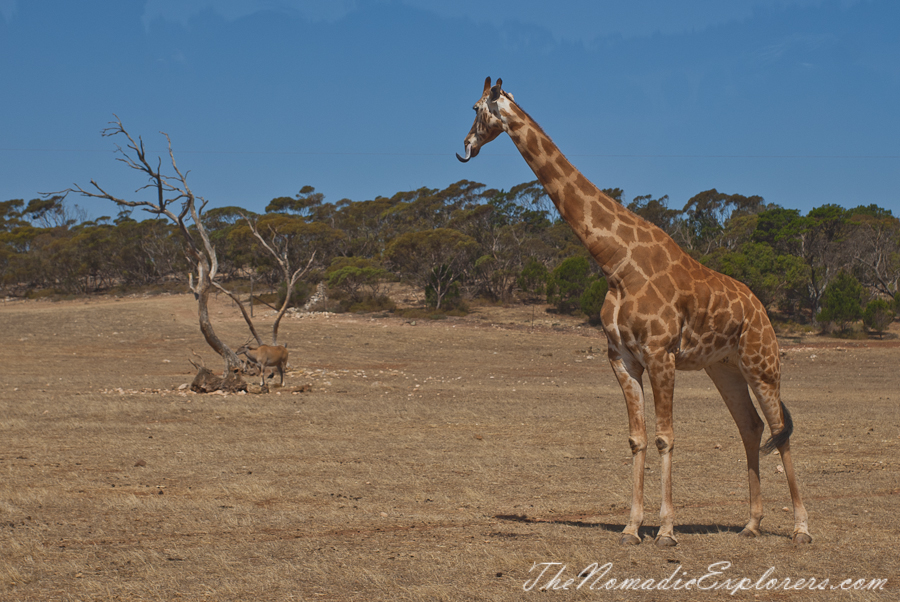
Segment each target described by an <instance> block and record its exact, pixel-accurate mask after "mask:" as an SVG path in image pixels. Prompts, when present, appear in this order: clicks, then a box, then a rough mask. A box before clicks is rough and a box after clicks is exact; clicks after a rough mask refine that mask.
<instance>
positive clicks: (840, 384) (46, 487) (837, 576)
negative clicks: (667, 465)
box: [0, 296, 900, 601]
mask: <svg viewBox="0 0 900 602" xmlns="http://www.w3.org/2000/svg"><path fill="white" fill-rule="evenodd" d="M532 309H533V308H532V307H531V306H516V307H511V308H500V307H494V308H476V310H475V311H474V312H473V313H472V314H471V315H470V316H468V317H466V318H450V319H446V320H440V321H429V320H418V321H416V322H415V323H414V324H413V323H411V321H409V320H405V319H402V318H396V317H386V318H380V317H378V318H376V317H374V316H372V315H340V316H324V315H316V316H311V317H305V318H302V319H291V320H287V319H286V320H285V322H284V323H283V325H282V330H281V336H280V340H281V341H283V342H287V343H288V345H289V349H290V352H291V358H290V366H291V369H290V371H289V373H288V375H287V379H286V380H287V382H286V386H285V388H284V389H281V390H279V389H277V388H273V392H272V393H270V394H268V395H259V396H256V395H196V394H191V393H186V392H184V391H178V390H176V389H177V387H178V386H179V385H181V384H183V383H187V382H190V380H191V378H192V375H193V369H192V367H191V366H190V364H189V363H188V358H189V357H190V349H192V348H193V349H194V350H196V351H198V352H199V353H201V354H202V355H203V356H204V358H205V359H206V363H207V365H209V366H219V365H220V364H219V362H218V358H217V357H216V356H214V355H213V354H212V352H210V351H209V349H208V348H207V347H206V346H205V344H204V342H203V341H202V338H201V335H200V333H199V328H198V325H197V319H196V306H195V303H194V301H193V299H192V298H191V297H190V296H162V297H152V298H127V299H121V300H114V299H109V298H107V299H101V300H88V301H84V300H81V301H70V302H59V303H50V302H11V303H4V304H2V305H0V332H2V337H3V338H2V340H3V345H0V599H2V600H176V599H182V600H521V599H529V598H534V597H541V596H543V597H542V598H541V599H549V600H572V599H577V600H582V599H585V600H590V599H620V600H664V599H670V598H671V599H680V600H685V601H688V600H707V599H721V598H726V597H729V593H730V592H729V591H728V588H731V589H734V587H735V586H736V585H737V584H738V583H741V582H742V581H741V580H743V579H747V580H748V581H746V582H743V583H744V585H745V586H746V587H751V589H750V590H749V591H735V592H734V595H733V596H731V597H732V598H733V599H744V600H896V599H898V598H900V560H898V557H897V554H896V549H897V538H898V535H900V519H898V518H897V510H898V501H900V459H898V451H900V410H898V402H900V369H898V368H900V348H898V345H897V339H896V337H895V338H893V339H888V340H886V341H884V342H879V341H861V342H860V341H856V342H846V343H844V342H840V341H834V340H833V339H822V338H820V337H808V338H805V339H786V340H783V341H782V347H783V351H784V353H785V364H784V375H785V377H784V383H783V396H784V400H785V402H786V403H787V405H788V406H789V407H790V409H791V411H792V413H793V416H794V422H795V434H794V437H793V439H792V449H793V450H794V458H795V462H796V464H797V469H798V472H799V477H800V480H801V486H802V491H803V494H804V497H805V501H806V503H807V508H808V510H809V512H810V528H811V532H812V535H813V538H814V542H813V544H812V545H811V546H808V547H803V548H795V547H793V546H792V545H791V542H790V535H791V530H792V527H793V522H792V516H791V513H790V512H788V511H787V508H788V507H789V506H790V497H789V494H788V491H787V484H786V481H785V479H784V476H783V474H781V473H780V472H779V459H778V456H777V455H772V456H767V457H765V458H763V460H762V478H763V495H764V500H765V511H766V518H765V520H764V521H763V537H761V538H759V539H756V540H745V539H742V538H740V537H738V535H737V532H738V531H739V530H740V528H741V527H742V526H743V524H744V522H745V521H746V519H747V518H748V513H749V509H748V502H747V485H746V468H745V467H746V463H745V460H744V454H743V448H742V446H741V443H740V439H739V437H738V433H737V429H736V427H735V426H734V424H733V423H732V421H731V418H730V416H729V415H728V412H727V410H726V408H725V406H724V404H723V403H722V401H721V400H720V398H719V397H718V395H717V393H716V392H715V390H714V389H713V387H712V384H711V382H710V381H709V380H708V379H707V378H706V376H705V375H704V374H703V373H702V372H701V373H693V372H688V373H679V375H678V382H677V386H676V406H675V419H676V424H675V436H676V440H675V441H676V443H675V456H674V458H675V460H674V483H675V501H676V511H677V521H678V526H677V527H676V535H677V537H678V539H679V545H678V546H677V547H676V548H672V549H659V548H657V547H656V546H654V545H653V544H652V536H653V535H654V533H655V530H656V525H657V524H658V522H657V513H658V504H659V482H658V479H659V461H658V459H657V458H656V457H655V454H649V455H648V462H647V468H646V471H647V479H646V483H647V494H646V497H647V503H646V517H647V518H646V522H645V524H646V527H645V529H644V536H645V543H644V544H643V545H640V546H637V547H629V548H623V547H620V546H619V545H618V544H617V542H618V539H619V531H621V529H622V528H623V526H624V524H625V522H626V520H627V514H628V502H629V495H630V479H631V477H630V459H631V453H630V450H629V447H628V443H627V420H626V415H625V407H624V402H623V400H622V395H621V392H620V390H619V389H618V386H617V385H616V383H615V381H614V379H613V376H612V372H611V370H610V368H609V366H608V364H607V362H606V359H605V341H604V339H603V337H602V335H601V334H600V333H599V332H598V331H596V330H594V329H592V328H589V327H587V326H584V325H583V324H581V323H580V322H579V321H577V320H574V319H571V318H561V317H559V316H553V315H550V314H547V313H546V312H545V311H544V309H545V308H544V307H542V306H537V307H536V308H534V310H535V311H534V318H533V319H534V322H533V323H532ZM211 315H212V317H213V320H214V323H215V325H216V327H217V329H218V331H219V332H220V334H222V335H223V336H224V338H226V340H228V341H230V342H232V343H233V344H234V345H237V344H239V343H241V342H243V341H244V340H246V335H245V328H244V326H243V323H242V322H241V320H240V318H239V316H238V312H237V311H236V310H235V309H234V308H232V307H231V306H230V305H229V304H228V303H227V302H224V301H223V302H220V303H217V304H216V305H214V306H213V310H212V312H211ZM263 321H265V320H263ZM895 332H896V331H895ZM307 384H308V385H310V386H311V388H310V390H309V391H307V392H302V393H294V392H292V391H291V389H292V388H293V387H296V386H300V385H307ZM648 391H649V387H648ZM648 405H649V407H648V413H650V414H651V416H650V418H649V420H648V424H651V425H652V424H653V419H652V403H650V404H648ZM766 436H768V432H767V435H766ZM541 563H560V564H558V565H543V564H541ZM592 563H597V566H598V567H599V566H602V565H604V564H605V563H611V564H610V566H608V567H607V569H606V572H605V573H602V574H603V576H602V577H601V576H600V575H601V572H598V573H597V574H596V575H595V577H593V578H592V579H590V580H588V581H586V582H585V581H584V580H583V579H582V578H579V577H578V575H579V573H581V572H582V571H583V570H584V569H585V568H586V567H589V566H590V565H591V564H592ZM716 563H730V565H725V564H716ZM711 565H715V566H713V568H712V569H710V567H711ZM548 566H552V568H550V569H548V571H547V572H545V573H544V574H543V576H542V577H540V578H539V576H540V573H541V570H542V569H543V568H546V567H548ZM716 570H718V571H720V574H719V575H713V576H708V577H706V578H705V579H701V577H704V575H707V574H708V573H710V572H711V571H712V572H715V571H716ZM557 573H559V574H560V578H559V579H558V580H556V581H553V580H552V577H553V576H555V575H556V574H557ZM667 578H669V580H668V581H667V582H666V581H664V580H666V579H667ZM568 579H573V581H572V582H568V583H567V581H568ZM610 579H616V582H615V584H616V585H621V581H622V580H624V579H636V580H637V581H635V582H633V587H640V586H642V587H650V586H651V585H654V584H655V585H658V586H660V587H662V586H663V585H668V588H667V589H666V588H664V589H663V591H621V590H617V591H607V590H605V589H602V588H603V587H608V586H609V583H610ZM691 579H695V580H697V581H694V582H691ZM801 579H802V580H805V581H803V582H800V583H799V585H800V587H803V588H807V589H804V590H803V591H795V590H792V591H785V590H784V585H785V584H786V583H790V584H791V585H798V581H799V580H801ZM810 579H814V580H815V581H810ZM826 579H827V580H828V582H827V583H825V584H824V585H825V589H824V590H815V591H810V590H809V589H808V588H809V586H810V585H811V584H812V585H814V586H821V585H822V584H823V581H824V580H826ZM873 579H886V580H887V582H886V583H882V584H881V585H882V588H881V589H880V590H878V591H872V590H871V589H869V590H865V589H863V590H859V589H857V590H848V591H845V590H840V589H839V587H840V585H841V584H844V585H845V586H846V585H847V581H846V580H850V583H849V585H850V587H853V586H856V587H863V586H866V585H869V584H870V583H871V580H873ZM648 580H653V581H652V582H650V581H648ZM776 580H777V585H778V588H777V589H775V588H774V587H773V585H772V584H773V583H774V582H775V581H776ZM787 580H789V581H787ZM579 585H580V586H581V587H580V588H579V587H578V586H579ZM716 585H718V586H723V587H725V588H726V589H719V590H713V591H703V590H704V588H705V587H711V586H716ZM529 586H530V587H529ZM547 586H549V589H546V587H547ZM564 586H565V587H567V589H563V587H564ZM767 587H768V589H767ZM542 588H545V589H544V590H543V592H542V593H539V590H541V589H542ZM832 588H835V589H832ZM876 589H877V588H876Z"/></svg>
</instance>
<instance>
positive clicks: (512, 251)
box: [0, 157, 900, 330]
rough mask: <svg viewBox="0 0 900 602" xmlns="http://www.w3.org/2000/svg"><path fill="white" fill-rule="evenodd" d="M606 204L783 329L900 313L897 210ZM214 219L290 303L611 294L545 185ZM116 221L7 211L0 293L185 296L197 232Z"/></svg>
mask: <svg viewBox="0 0 900 602" xmlns="http://www.w3.org/2000/svg"><path fill="white" fill-rule="evenodd" d="M173 164H174V157H173ZM82 192H84V191H82ZM604 192H606V193H607V194H609V195H610V196H611V197H612V198H614V199H616V200H617V201H618V202H620V203H622V204H623V205H625V206H626V207H627V208H628V209H630V210H631V211H633V212H634V213H636V214H638V215H639V216H641V217H643V218H644V219H646V220H648V221H650V222H652V223H654V224H656V225H657V226H659V227H660V228H662V229H663V230H664V231H666V232H667V233H668V234H669V235H670V236H672V238H673V239H674V240H675V241H676V242H677V243H678V244H679V245H680V246H681V247H682V248H683V249H684V250H685V251H687V252H688V253H690V254H691V255H692V256H693V257H695V258H696V259H698V260H699V261H701V262H702V263H704V264H706V265H708V266H709V267H711V268H713V269H715V270H717V271H720V272H722V273H725V274H727V275H729V276H732V277H734V278H736V279H738V280H740V281H742V282H744V283H745V284H747V286H749V287H750V289H751V290H752V291H753V292H754V293H755V294H756V295H757V297H759V299H760V300H761V301H762V302H763V303H764V304H765V305H766V307H767V308H769V310H770V314H772V315H774V316H777V317H778V318H780V319H783V320H791V321H795V322H798V323H807V324H808V323H814V322H819V323H822V324H834V325H836V326H837V327H838V328H841V329H846V328H848V327H849V325H850V324H852V323H854V322H856V321H858V320H862V319H865V320H866V324H867V326H869V328H872V329H874V330H884V329H885V328H886V326H887V324H888V323H889V322H890V320H891V319H893V317H894V316H895V315H896V313H897V309H898V303H900V295H898V284H900V220H898V218H897V217H895V216H893V215H892V213H891V211H890V210H888V209H883V208H881V207H878V206H877V205H874V204H870V205H860V206H858V207H855V208H852V209H845V208H842V207H840V206H837V205H823V206H821V207H817V208H815V209H813V210H811V211H809V212H808V213H807V214H806V215H802V214H801V213H800V211H798V210H796V209H787V208H783V207H780V206H777V205H774V204H767V203H765V201H764V200H763V199H762V198H761V197H759V196H743V195H740V194H727V193H722V192H719V191H717V190H715V189H712V190H707V191H703V192H701V193H699V194H697V195H695V196H694V197H692V198H691V199H689V200H688V201H687V203H686V204H685V205H684V207H683V208H681V209H676V208H672V207H669V199H668V197H666V196H663V197H659V198H653V197H652V196H650V195H647V196H638V197H636V198H634V199H632V200H631V201H626V200H625V199H623V191H622V190H621V189H607V190H605V191H604ZM96 196H100V195H96ZM107 198H109V197H107ZM205 206H206V203H205V202H204V203H203V204H202V206H200V207H199V211H198V213H197V219H198V220H200V222H201V224H202V226H203V228H204V230H205V232H206V233H207V234H208V238H209V243H210V244H211V245H212V246H213V247H214V251H215V257H216V260H217V262H218V265H217V270H218V271H217V278H218V279H219V280H222V281H234V280H240V279H247V278H249V277H250V276H251V275H252V276H253V277H254V279H255V280H256V281H257V282H260V283H261V284H262V285H263V286H268V287H272V288H277V287H278V286H279V285H280V286H281V287H282V289H284V288H285V286H287V285H285V284H284V283H285V282H286V281H290V278H288V279H287V280H286V279H285V274H286V272H285V268H284V266H282V265H280V264H279V261H281V260H279V257H282V258H283V259H284V260H285V261H287V262H289V263H290V264H292V265H294V266H300V265H307V266H308V270H307V271H305V272H304V273H303V278H302V279H299V280H297V281H295V282H293V283H292V285H293V287H294V291H293V292H294V295H295V296H294V302H295V303H301V302H303V301H304V300H305V299H306V298H307V297H308V294H309V292H310V291H311V290H312V289H313V287H314V285H315V284H317V283H318V282H325V283H327V285H328V286H329V289H330V290H331V291H332V293H333V294H332V297H333V298H335V299H336V301H335V305H334V306H333V307H332V308H331V309H335V310H358V309H373V308H384V307H387V306H389V304H390V300H389V299H386V298H385V297H384V295H383V292H382V291H383V286H384V283H385V282H389V281H396V280H402V281H405V282H408V283H410V284H412V285H414V286H416V287H418V288H419V289H420V290H421V291H423V292H424V293H425V298H426V302H427V304H428V305H429V306H430V307H433V308H434V309H435V310H441V311H445V312H446V311H453V310H458V309H459V308H463V307H465V304H466V303H467V301H469V300H472V299H479V298H480V299H487V300H490V301H497V302H509V301H511V300H513V298H523V299H526V300H538V299H540V300H546V301H548V302H549V303H551V304H552V305H554V306H555V307H556V308H557V310H558V311H561V312H572V311H581V312H583V313H584V314H585V315H586V317H587V318H588V319H590V320H597V319H598V316H599V307H600V305H601V304H602V301H603V296H604V295H605V292H606V288H605V282H604V281H603V279H602V275H601V274H600V273H599V271H598V269H597V267H596V265H594V264H593V262H592V261H589V256H588V254H587V251H586V250H585V249H584V248H583V247H582V245H581V244H580V243H579V241H578V240H577V239H576V238H575V236H574V235H573V233H572V231H571V229H570V228H569V226H568V225H566V224H565V222H563V221H562V220H561V219H560V218H559V216H558V214H557V213H556V211H555V209H554V208H553V206H552V203H551V202H550V200H549V198H548V197H547V196H546V194H545V192H544V190H543V188H542V187H541V186H540V184H539V183H538V182H537V181H533V182H526V183H523V184H520V185H518V186H515V187H513V188H511V189H510V190H497V189H493V188H489V187H487V186H485V185H484V184H480V183H477V182H470V181H466V180H462V181H460V182H457V183H455V184H452V185H450V186H448V187H447V188H444V189H431V188H420V189H418V190H412V191H404V192H398V193H396V194H394V195H393V196H390V197H383V196H379V197H377V198H375V199H372V200H365V201H352V200H349V199H343V200H340V201H338V202H334V203H331V202H326V201H325V198H324V196H323V195H322V194H321V193H319V192H316V190H315V188H313V187H312V186H305V187H303V188H301V189H300V191H299V192H298V193H297V194H295V195H293V196H284V197H278V198H275V199H272V200H271V202H269V204H268V205H267V206H266V208H265V211H264V212H263V213H259V214H257V213H254V212H251V211H248V210H246V209H243V208H240V207H217V208H211V209H206V210H204V209H205ZM111 207H112V208H116V209H118V213H117V215H116V216H115V217H101V218H97V219H87V217H86V216H85V214H84V212H83V211H81V210H80V209H79V208H78V207H77V205H73V204H72V203H71V202H70V200H69V199H67V198H66V197H65V195H64V194H58V195H49V196H47V197H44V198H40V199H33V200H31V201H29V202H27V203H26V202H25V201H24V200H8V201H5V202H0V286H2V288H3V292H4V293H5V294H6V295H7V296H28V295H35V294H40V293H41V292H44V293H46V292H48V291H50V292H53V293H57V294H88V293H94V292H99V291H105V290H110V289H115V288H117V287H118V288H123V287H124V288H128V287H137V286H150V285H161V284H165V283H167V282H173V281H174V282H178V281H182V282H183V281H184V280H185V278H186V276H185V275H186V274H187V273H189V272H190V271H191V269H192V265H193V264H192V261H191V259H190V257H189V256H187V255H186V253H185V242H184V241H185V238H184V236H185V235H186V234H188V233H189V232H190V231H192V229H193V230H196V229H197V224H196V223H194V224H191V223H188V224H187V225H185V226H184V228H186V230H185V232H181V231H180V230H179V225H178V224H177V223H176V222H175V221H173V220H174V217H173V219H165V216H164V215H162V214H160V213H159V212H156V213H154V212H151V214H152V215H153V217H152V218H151V219H137V218H140V217H145V216H144V215H141V214H137V215H136V214H135V213H134V209H135V207H134V206H132V207H129V206H125V205H123V204H121V203H120V204H118V205H111ZM266 244H268V245H271V246H272V247H273V248H275V249H277V253H276V252H275V251H274V250H273V249H272V248H270V249H269V250H268V251H267V250H266V249H265V248H264V245H266ZM313 252H314V253H313ZM284 293H285V291H284V290H282V294H284ZM867 316H868V317H867Z"/></svg>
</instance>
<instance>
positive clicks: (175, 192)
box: [61, 115, 252, 372]
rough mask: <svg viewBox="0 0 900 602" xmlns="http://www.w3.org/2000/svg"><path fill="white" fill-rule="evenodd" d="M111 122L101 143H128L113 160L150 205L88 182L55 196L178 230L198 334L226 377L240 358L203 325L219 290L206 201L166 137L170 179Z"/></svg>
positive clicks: (207, 323)
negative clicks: (97, 203) (96, 203)
mask: <svg viewBox="0 0 900 602" xmlns="http://www.w3.org/2000/svg"><path fill="white" fill-rule="evenodd" d="M114 117H115V118H116V120H115V121H112V122H110V125H109V127H107V128H105V129H104V130H103V132H102V135H103V136H104V137H113V136H124V137H125V139H126V140H127V141H128V142H127V144H126V148H125V149H123V148H122V147H121V146H119V145H118V144H117V145H116V153H117V155H119V156H118V157H116V160H117V161H121V162H122V163H124V164H125V165H127V166H128V167H130V168H131V169H134V170H136V171H138V172H141V173H143V174H144V175H146V176H147V177H148V178H149V182H148V183H147V184H146V185H144V186H142V187H141V188H138V189H137V190H136V191H135V192H136V193H139V192H141V191H143V190H152V191H154V192H155V199H153V200H127V199H124V198H122V197H118V196H115V195H113V194H111V193H109V192H107V191H106V190H104V189H103V187H101V186H100V185H99V184H98V183H97V182H96V181H94V180H91V186H92V188H90V189H85V188H82V187H81V186H79V185H78V184H75V185H74V186H73V187H72V188H69V189H67V190H65V191H63V192H62V193H61V194H62V195H67V194H69V193H72V192H75V193H78V194H81V195H83V196H86V197H91V198H97V199H105V200H108V201H112V202H113V203H115V204H116V205H119V206H120V207H131V208H138V207H139V208H141V209H143V210H144V211H146V212H148V213H151V214H153V215H158V216H165V217H167V218H168V219H169V220H171V221H172V223H174V224H175V225H176V226H177V227H178V229H179V231H180V232H181V237H182V240H183V242H184V252H185V254H186V256H187V258H188V260H189V261H190V263H191V265H193V272H192V273H191V274H190V277H189V285H190V289H191V291H192V292H193V293H194V297H195V298H196V299H197V305H198V315H199V319H200V331H201V332H202V333H203V336H204V338H205V339H206V342H207V344H208V345H209V346H210V347H211V348H212V349H213V351H215V352H216V353H218V354H219V355H220V356H221V357H222V358H223V359H224V360H225V369H226V372H232V371H233V369H235V368H239V367H240V365H241V362H240V358H238V356H237V354H235V352H234V351H233V350H232V349H231V348H230V347H228V345H226V344H225V343H224V342H223V341H222V340H221V339H220V338H219V337H218V335H217V334H216V332H215V329H214V328H213V326H212V323H211V322H210V319H209V294H210V292H211V291H212V289H213V287H216V288H219V289H220V290H221V286H220V285H219V284H218V283H217V282H216V281H215V279H216V276H217V275H218V269H219V262H218V259H217V256H216V249H215V247H214V246H213V245H212V244H211V243H210V240H209V235H208V234H207V232H206V228H205V227H204V226H203V221H202V220H201V219H200V216H201V215H202V214H203V210H204V209H205V207H206V205H207V203H208V201H207V200H206V199H204V198H202V197H198V196H196V195H195V194H194V192H193V191H192V190H191V188H190V186H189V185H188V182H187V175H188V173H190V172H182V171H181V169H179V167H178V164H177V163H176V161H175V154H174V152H173V150H172V141H171V139H170V138H169V135H168V134H166V133H165V132H160V133H161V134H162V135H163V136H165V138H166V143H167V145H168V151H169V160H170V161H171V167H172V171H173V172H174V173H172V174H165V173H163V167H162V158H161V157H157V160H156V166H155V167H154V165H153V164H152V163H151V162H150V160H148V158H147V152H146V150H145V148H144V141H143V139H142V138H141V137H140V136H139V137H138V138H137V140H135V139H134V138H133V137H132V136H131V134H129V133H128V131H127V130H126V129H125V127H124V126H123V125H122V121H121V120H120V119H119V117H118V116H115V115H114ZM179 203H180V205H179ZM251 329H252V324H251Z"/></svg>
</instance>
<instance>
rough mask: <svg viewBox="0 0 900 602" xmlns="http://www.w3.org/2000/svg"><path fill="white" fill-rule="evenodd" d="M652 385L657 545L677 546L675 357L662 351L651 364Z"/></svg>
mask: <svg viewBox="0 0 900 602" xmlns="http://www.w3.org/2000/svg"><path fill="white" fill-rule="evenodd" d="M649 370H650V385H651V386H652V387H653V405H654V407H655V408H656V449H657V450H659V458H660V487H661V489H662V495H661V499H662V501H661V503H660V506H659V520H660V523H659V533H657V535H656V545H658V546H660V547H669V546H675V545H678V540H677V539H675V505H674V504H673V503H672V451H673V449H674V448H675V432H674V429H673V426H672V399H673V395H674V391H675V357H674V356H673V355H672V354H670V353H664V354H661V355H660V357H659V358H658V359H657V361H654V362H653V363H652V364H651V365H650V367H649Z"/></svg>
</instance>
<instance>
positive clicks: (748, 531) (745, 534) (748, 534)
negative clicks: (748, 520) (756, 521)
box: [738, 527, 759, 539]
mask: <svg viewBox="0 0 900 602" xmlns="http://www.w3.org/2000/svg"><path fill="white" fill-rule="evenodd" d="M738 535H740V536H741V537H746V538H747V539H750V538H751V537H759V531H754V530H753V529H748V528H746V527H745V528H744V530H743V531H741V532H740V533H739V534H738Z"/></svg>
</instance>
